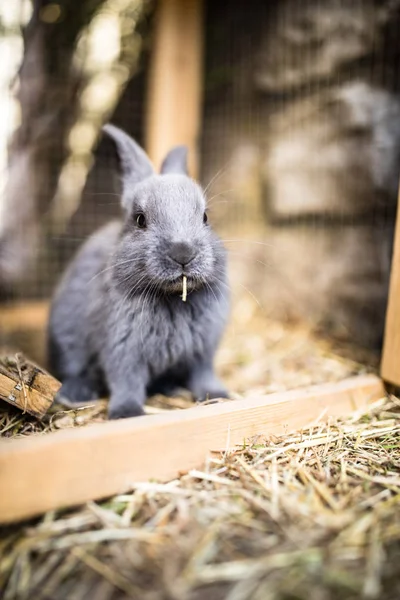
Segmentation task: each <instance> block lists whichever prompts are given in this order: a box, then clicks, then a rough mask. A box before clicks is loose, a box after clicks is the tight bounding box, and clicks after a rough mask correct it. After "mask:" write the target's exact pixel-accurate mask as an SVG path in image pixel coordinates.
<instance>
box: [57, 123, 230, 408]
mask: <svg viewBox="0 0 400 600" xmlns="http://www.w3.org/2000/svg"><path fill="white" fill-rule="evenodd" d="M103 130H104V131H105V133H106V134H107V135H108V136H110V137H111V139H112V140H113V142H114V144H115V147H116V150H117V154H118V159H119V163H120V170H121V175H122V194H121V204H122V208H123V212H124V218H123V220H121V221H115V222H111V223H109V224H107V225H106V226H104V227H103V228H101V229H100V230H99V231H97V232H95V233H94V234H93V235H92V236H91V237H90V238H89V239H88V240H87V241H86V242H85V243H84V244H83V246H82V247H81V249H80V250H79V251H78V254H77V256H76V257H75V258H74V259H73V261H72V262H71V264H70V265H69V267H68V268H67V270H66V272H65V274H64V276H63V278H62V279H61V282H60V284H59V286H58V288H57V289H56V291H55V294H54V297H53V301H52V305H51V310H50V319H49V333H48V343H49V361H50V368H51V370H52V372H53V373H54V375H55V376H57V377H58V378H59V379H60V380H61V382H62V386H61V389H60V392H59V396H60V397H61V398H65V399H67V400H69V401H70V402H87V401H91V400H94V399H96V398H99V397H101V396H103V395H106V394H109V395H110V402H109V412H108V415H109V418H110V419H119V418H126V417H133V416H138V415H142V414H144V408H143V406H144V403H145V401H146V398H147V396H148V395H152V394H154V393H163V394H173V393H174V390H176V389H177V388H182V387H184V388H187V389H188V390H189V391H190V392H191V393H192V395H193V396H194V398H195V399H196V400H197V401H204V400H206V399H211V398H220V397H228V392H227V391H226V389H225V388H224V386H223V384H222V383H221V382H220V381H219V379H218V378H217V376H216V375H215V372H214V367H213V362H214V356H215V353H216V350H217V347H218V345H219V342H220V339H221V337H222V334H223V331H224V328H225V325H226V322H227V319H228V315H229V304H230V301H229V296H230V294H229V287H228V281H227V264H226V263H227V261H226V251H225V248H224V246H223V243H222V241H221V240H220V239H219V238H218V237H217V235H216V234H215V233H214V232H213V230H212V229H211V227H210V225H209V223H208V220H207V213H206V200H205V195H204V193H203V191H202V189H201V188H200V186H199V185H198V184H197V183H195V182H194V181H193V180H192V179H190V178H189V176H188V172H187V148H186V147H185V146H177V147H175V148H173V149H172V150H171V151H170V152H169V153H168V154H167V156H166V158H165V159H164V162H163V163H162V166H161V172H160V174H156V173H155V171H154V169H153V166H152V164H151V162H150V160H149V158H148V157H147V155H146V154H145V152H144V150H142V149H141V148H140V146H139V145H138V144H137V143H136V142H135V141H134V140H133V139H132V138H131V137H130V136H129V135H128V134H126V133H125V132H123V131H122V130H121V129H119V128H117V127H115V126H114V125H111V124H107V125H105V126H104V127H103ZM184 275H185V276H186V278H187V297H186V298H184V297H183V276H184ZM184 299H185V300H186V301H183V300H184Z"/></svg>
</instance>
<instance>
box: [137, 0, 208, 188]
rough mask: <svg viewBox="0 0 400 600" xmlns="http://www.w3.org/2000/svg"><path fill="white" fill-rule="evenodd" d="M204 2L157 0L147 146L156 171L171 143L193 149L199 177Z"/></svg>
mask: <svg viewBox="0 0 400 600" xmlns="http://www.w3.org/2000/svg"><path fill="white" fill-rule="evenodd" d="M202 29H203V2H202V0H159V2H158V3H157V11H156V17H155V31H154V43H153V49H152V56H151V64H150V72H149V81H148V93H147V115H146V149H147V152H148V154H149V156H150V159H151V160H152V162H153V164H154V165H155V166H156V168H157V169H158V168H159V167H160V165H161V162H162V160H163V159H164V157H165V155H166V153H167V152H168V151H169V150H170V149H171V147H172V146H174V145H178V144H185V145H187V146H188V148H189V170H190V173H191V175H192V176H193V177H197V176H198V152H197V145H198V135H199V126H200V116H201V96H202V62H203V59H202V57H203V31H202Z"/></svg>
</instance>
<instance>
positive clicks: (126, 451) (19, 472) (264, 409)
mask: <svg viewBox="0 0 400 600" xmlns="http://www.w3.org/2000/svg"><path fill="white" fill-rule="evenodd" d="M383 395H384V389H383V385H382V383H381V381H380V379H378V378H377V377H375V376H373V375H366V376H359V377H355V378H351V379H347V380H344V381H342V382H340V383H337V384H326V385H320V386H314V387H311V388H309V389H305V390H297V391H291V392H286V393H279V394H270V395H268V396H263V397H257V398H253V399H246V400H241V401H232V402H226V403H222V404H220V405H210V406H203V407H198V408H197V407H196V408H191V409H188V410H182V411H174V412H171V413H167V414H162V415H155V416H144V417H137V418H135V419H127V420H123V421H113V422H109V423H104V424H98V425H90V426H87V427H85V428H82V429H72V430H68V431H67V430H65V431H61V432H55V433H49V434H47V435H44V436H41V437H35V438H32V439H20V440H6V441H3V442H0V490H1V494H0V522H2V523H7V522H11V521H15V520H19V519H23V518H26V517H30V516H33V515H37V514H40V513H42V512H44V511H46V510H49V509H57V508H61V507H67V506H72V505H76V504H79V503H82V502H85V501H88V500H93V499H99V498H103V497H107V496H110V495H112V494H116V493H119V492H124V491H127V490H129V488H130V486H131V485H132V483H134V482H137V481H143V480H148V479H150V478H156V479H160V480H168V479H169V478H174V477H176V476H177V475H178V474H179V472H182V471H186V470H187V469H190V468H193V467H196V466H197V467H198V466H200V465H201V463H202V462H203V461H204V459H205V458H206V455H207V453H208V452H209V451H210V450H219V449H225V448H228V447H232V446H234V445H236V444H241V443H243V440H245V439H246V438H249V437H251V436H254V435H256V434H263V435H270V434H273V435H280V434H285V433H287V432H290V431H293V430H296V429H299V428H303V427H306V426H307V425H310V424H311V423H312V422H314V421H315V420H316V419H321V420H325V419H327V417H328V416H332V415H334V416H340V415H346V414H349V413H350V412H351V411H353V410H354V409H357V408H361V407H366V406H367V404H368V402H370V401H372V400H375V399H377V398H379V397H382V396H383Z"/></svg>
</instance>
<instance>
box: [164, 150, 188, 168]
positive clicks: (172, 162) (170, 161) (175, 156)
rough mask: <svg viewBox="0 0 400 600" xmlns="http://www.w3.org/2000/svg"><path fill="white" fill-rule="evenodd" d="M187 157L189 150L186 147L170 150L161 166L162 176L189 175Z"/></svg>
mask: <svg viewBox="0 0 400 600" xmlns="http://www.w3.org/2000/svg"><path fill="white" fill-rule="evenodd" d="M187 157H188V149H187V147H186V146H175V148H172V150H170V151H169V152H168V154H167V156H166V157H165V158H164V161H163V163H162V165H161V171H160V173H161V175H166V174H169V173H174V174H176V175H178V174H180V175H187V174H188V166H187Z"/></svg>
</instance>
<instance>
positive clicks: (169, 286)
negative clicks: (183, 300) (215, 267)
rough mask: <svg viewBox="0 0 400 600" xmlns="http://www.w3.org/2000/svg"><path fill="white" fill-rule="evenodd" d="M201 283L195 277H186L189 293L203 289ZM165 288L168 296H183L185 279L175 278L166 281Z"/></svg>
mask: <svg viewBox="0 0 400 600" xmlns="http://www.w3.org/2000/svg"><path fill="white" fill-rule="evenodd" d="M201 285H202V284H201V282H200V281H199V280H198V279H196V278H195V277H190V276H186V289H187V292H188V293H189V292H193V291H194V290H197V289H199V287H201ZM163 288H164V290H165V292H167V293H168V294H182V292H183V277H182V276H180V277H175V278H174V279H169V280H166V281H164V283H163Z"/></svg>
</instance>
